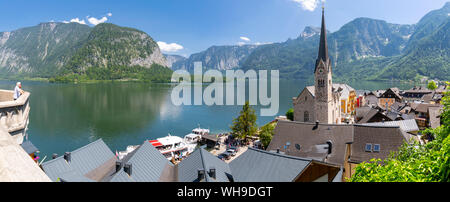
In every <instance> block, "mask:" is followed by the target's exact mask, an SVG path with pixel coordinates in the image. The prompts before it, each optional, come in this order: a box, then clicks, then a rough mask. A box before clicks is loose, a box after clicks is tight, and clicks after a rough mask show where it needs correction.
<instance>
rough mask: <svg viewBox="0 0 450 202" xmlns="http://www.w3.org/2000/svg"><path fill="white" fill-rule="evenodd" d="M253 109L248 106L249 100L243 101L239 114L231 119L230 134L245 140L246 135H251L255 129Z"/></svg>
mask: <svg viewBox="0 0 450 202" xmlns="http://www.w3.org/2000/svg"><path fill="white" fill-rule="evenodd" d="M256 119H257V117H256V114H255V110H254V109H253V108H252V107H250V104H249V102H248V101H247V102H245V105H244V106H243V107H242V111H241V112H240V115H239V116H238V117H237V118H235V119H233V126H231V130H232V132H231V134H232V135H233V136H234V137H237V138H239V139H241V140H244V141H245V140H246V139H247V137H249V136H252V135H254V134H255V133H256V131H257V129H258V128H257V125H256Z"/></svg>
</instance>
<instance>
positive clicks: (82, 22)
mask: <svg viewBox="0 0 450 202" xmlns="http://www.w3.org/2000/svg"><path fill="white" fill-rule="evenodd" d="M71 22H76V23H79V24H82V25H85V24H86V21H84V20H80V19H79V18H74V19H72V20H70V21H67V20H64V21H63V23H71Z"/></svg>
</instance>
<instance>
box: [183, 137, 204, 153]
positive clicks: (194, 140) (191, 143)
mask: <svg viewBox="0 0 450 202" xmlns="http://www.w3.org/2000/svg"><path fill="white" fill-rule="evenodd" d="M201 140H202V136H201V135H199V134H194V133H189V134H187V135H186V136H184V143H185V144H186V146H187V148H188V153H192V152H194V150H195V148H197V145H198V143H199V142H200V141H201Z"/></svg>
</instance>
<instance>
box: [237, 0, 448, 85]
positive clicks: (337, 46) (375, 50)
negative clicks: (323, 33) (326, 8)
mask: <svg viewBox="0 0 450 202" xmlns="http://www.w3.org/2000/svg"><path fill="white" fill-rule="evenodd" d="M449 13H450V3H447V4H445V6H444V7H443V8H441V9H439V10H435V11H432V12H430V13H428V14H427V15H426V16H424V17H423V18H422V19H421V20H420V21H419V23H417V24H415V25H399V24H392V23H388V22H386V21H383V20H375V19H370V18H357V19H355V20H353V21H351V22H349V23H347V24H345V25H344V26H342V27H341V29H339V30H338V31H336V32H334V33H329V34H328V48H329V53H330V58H331V59H332V62H333V68H334V70H333V71H334V76H335V77H336V78H337V79H339V80H348V79H368V80H387V79H389V80H390V79H402V80H411V79H415V78H417V77H422V76H427V77H433V78H438V79H442V80H448V79H450V73H449V71H450V67H449V65H450V63H449V59H448V58H449V54H448V52H449V49H450V45H449V44H448V36H447V35H448V33H449V32H448V31H449V30H447V26H446V25H445V23H446V22H447V21H448V19H449V18H450V17H449ZM318 35H319V33H318V28H315V27H306V28H305V30H304V31H303V32H302V33H301V34H300V36H299V37H298V38H297V39H293V40H291V39H290V40H288V41H286V42H282V43H275V44H270V45H265V46H261V47H259V48H258V49H257V50H255V51H253V52H252V54H250V56H248V58H247V60H246V61H244V62H243V65H242V66H241V68H242V69H244V70H249V69H278V70H280V76H281V77H284V78H291V79H310V78H311V77H312V72H313V69H314V64H315V59H316V58H317V52H318V44H319V42H318Z"/></svg>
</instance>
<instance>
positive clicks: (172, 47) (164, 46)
mask: <svg viewBox="0 0 450 202" xmlns="http://www.w3.org/2000/svg"><path fill="white" fill-rule="evenodd" d="M157 43H158V46H159V49H161V50H162V51H163V52H177V51H179V50H182V49H184V48H183V46H181V45H180V44H176V43H170V44H168V43H166V42H163V41H158V42H157Z"/></svg>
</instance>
